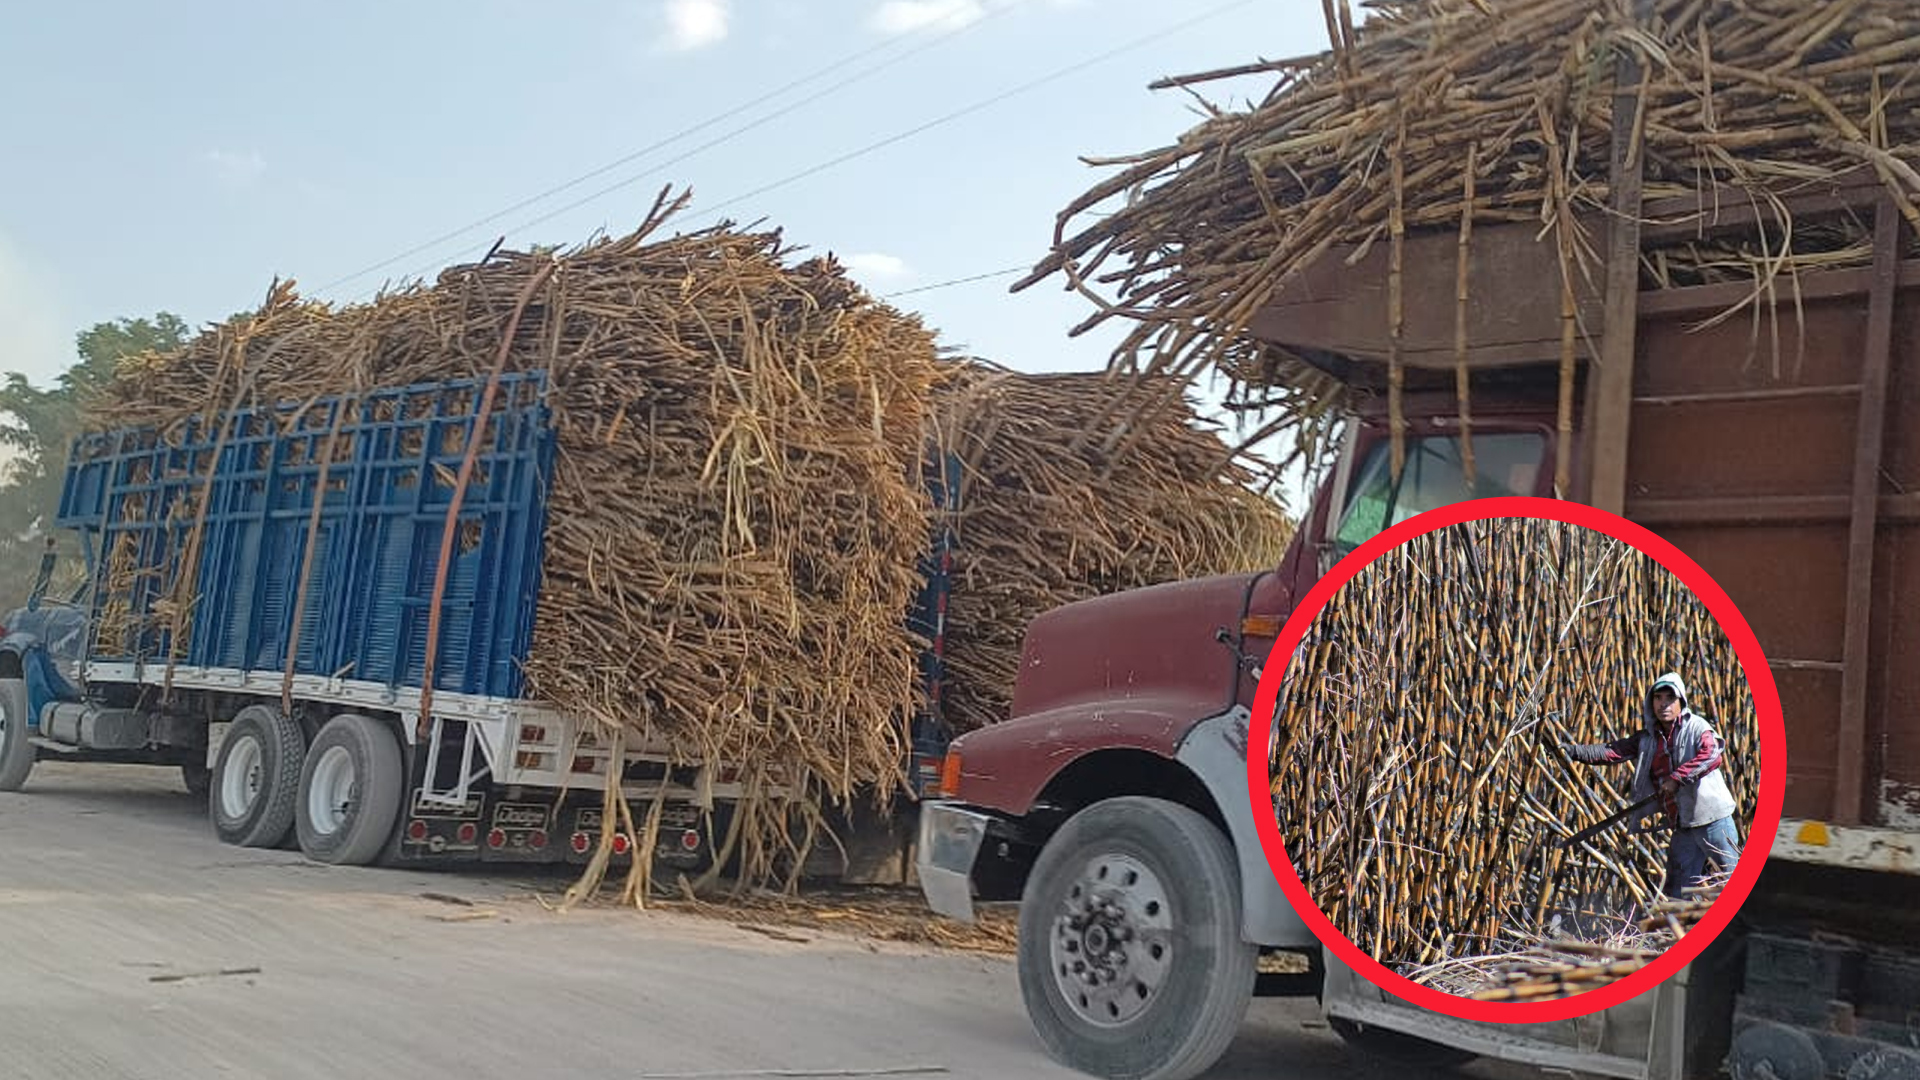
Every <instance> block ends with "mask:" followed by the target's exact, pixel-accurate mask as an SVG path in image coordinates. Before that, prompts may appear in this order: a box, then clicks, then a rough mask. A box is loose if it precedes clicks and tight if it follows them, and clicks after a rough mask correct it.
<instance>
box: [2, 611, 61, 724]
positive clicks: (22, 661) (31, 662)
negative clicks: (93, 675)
mask: <svg viewBox="0 0 1920 1080" xmlns="http://www.w3.org/2000/svg"><path fill="white" fill-rule="evenodd" d="M16 673H17V674H16ZM0 677H5V678H17V679H19V680H21V681H22V682H25V683H26V684H27V729H28V730H29V731H32V732H34V733H36V734H38V733H39V730H40V714H41V713H43V712H45V711H46V708H47V706H49V705H51V704H53V703H54V702H56V701H77V700H79V697H80V695H79V693H78V692H77V691H75V690H74V688H73V687H72V686H69V685H68V684H67V680H66V679H64V678H61V676H60V669H59V668H58V667H56V666H55V665H54V662H53V657H51V656H49V655H48V654H47V650H46V646H44V645H43V644H41V642H40V638H39V637H38V636H37V635H34V634H9V635H8V636H7V637H6V639H5V640H4V641H0Z"/></svg>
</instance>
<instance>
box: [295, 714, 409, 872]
mask: <svg viewBox="0 0 1920 1080" xmlns="http://www.w3.org/2000/svg"><path fill="white" fill-rule="evenodd" d="M405 785H406V770H405V768H404V766H403V765H402V763H401V760H400V743H399V742H398V741H397V740H396V739H395V738H394V737H393V732H392V730H390V729H389V728H388V727H387V726H386V725H385V724H382V723H381V722H380V721H378V720H375V719H373V718H372V717H369V716H359V715H356V714H354V713H342V714H340V715H339V716H336V717H334V718H333V719H331V720H329V721H327V726H325V727H323V728H321V729H320V734H319V735H318V736H317V737H315V738H314V740H313V746H312V747H310V748H308V750H307V762H306V767H305V768H304V769H302V770H301V773H300V799H299V803H300V805H299V810H298V813H297V814H296V815H295V819H294V828H295V829H296V830H297V831H298V833H299V835H300V850H301V851H304V852H306V853H307V857H308V858H310V859H313V860H314V861H316V862H323V863H333V864H336V865H340V866H364V865H366V864H367V863H370V862H372V861H374V860H375V859H377V858H379V857H380V853H381V852H382V851H384V850H386V846H387V840H388V838H389V837H390V836H391V835H392V833H393V828H394V825H395V823H396V822H398V821H399V820H400V802H401V795H402V791H401V789H402V788H403V787H404V786H405Z"/></svg>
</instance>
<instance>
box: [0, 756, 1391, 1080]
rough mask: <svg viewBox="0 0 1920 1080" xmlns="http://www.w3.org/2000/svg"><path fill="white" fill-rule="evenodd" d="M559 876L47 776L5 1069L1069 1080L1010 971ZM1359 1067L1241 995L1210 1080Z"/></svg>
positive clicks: (9, 985)
mask: <svg viewBox="0 0 1920 1080" xmlns="http://www.w3.org/2000/svg"><path fill="white" fill-rule="evenodd" d="M567 880H568V879H566V878H564V877H555V876H552V875H547V876H505V875H501V874H499V873H494V872H484V873H483V872H470V873H446V872H433V873H424V872H419V871H412V870H363V869H343V868H336V867H327V866H321V865H318V864H314V863H309V862H307V861H306V860H305V859H304V858H302V857H301V856H300V855H299V854H298V853H295V852H286V851H254V850H244V849H240V848H232V847H226V846H223V845H221V844H219V843H218V842H217V841H215V840H214V839H213V837H212V835H211V831H210V829H209V827H208V825H207V822H206V816H205V811H204V809H203V807H202V806H200V805H199V804H198V802H197V801H196V800H194V799H192V798H190V797H189V796H187V795H186V794H185V791H184V789H183V788H182V786H181V785H180V782H179V779H178V773H177V772H175V771H172V770H159V769H142V768H132V767H124V766H76V765H59V764H52V763H44V762H43V763H42V764H41V765H40V766H39V767H38V768H37V769H36V771H35V773H34V775H33V779H32V781H31V782H30V783H29V785H28V788H27V791H25V792H23V793H20V794H11V795H8V794H0V1075H5V1076H7V1077H19V1078H23V1080H55V1078H67V1077H72V1078H86V1080H111V1078H122V1077H125V1078H139V1080H169V1078H174V1077H180V1078H189V1077H191V1078H194V1080H205V1078H207V1077H217V1076H234V1077H250V1078H251V1077H269V1078H276V1080H278V1078H305V1077H313V1078H322V1077H324V1078H326V1080H340V1078H343V1077H363V1076H368V1077H370V1076H394V1077H401V1076H405V1077H422V1078H439V1077H455V1076H462V1077H513V1078H523V1077H570V1076H579V1077H621V1078H629V1080H643V1078H649V1077H653V1078H661V1077H667V1076H675V1077H686V1078H693V1077H698V1078H701V1080H722V1078H749V1077H767V1076H775V1075H778V1076H822V1077H826V1076H861V1075H866V1076H928V1077H951V1078H978V1080H989V1078H992V1080H1001V1078H1013V1077H1033V1078H1047V1077H1070V1076H1074V1075H1076V1074H1073V1073H1069V1072H1067V1071H1065V1070H1063V1069H1060V1068H1058V1067H1056V1066H1054V1065H1053V1064H1052V1063H1051V1062H1050V1061H1048V1059H1047V1058H1046V1057H1045V1056H1044V1054H1043V1052H1042V1051H1041V1050H1040V1048H1039V1045H1038V1043H1037V1042H1036V1041H1035V1039H1034V1037H1033V1035H1032V1034H1031V1032H1030V1031H1029V1029H1028V1027H1027V1022H1026V1019H1025V1016H1024V1014H1023V1013H1022V1011H1021V1008H1020V1000H1019V991H1018V989H1017V987H1016V985H1015V983H1014V976H1013V971H1012V968H1011V966H1010V964H1009V963H1007V962H1006V961H1004V960H1000V959H997V958H993V957H984V956H978V955H965V954H958V953H943V952H934V951H930V950H927V949H925V948H920V947H915V946H906V945H899V944H893V943H884V942H876V941H869V940H863V939H861V938H858V937H854V936H849V935H837V934H833V933H822V932H814V931H809V932H804V933H795V934H787V935H782V936H783V937H785V936H791V937H800V938H803V939H804V940H800V941H789V940H781V938H780V937H770V936H767V935H765V934H761V933H755V932H752V931H749V930H744V929H741V928H739V927H737V926H735V925H734V924H733V923H731V922H726V921H716V920H712V919H704V918H699V917H695V916H689V915H680V914H672V913H657V912H646V913H642V912H635V911H632V910H619V909H599V910H575V911H572V912H568V913H566V914H560V913H556V912H553V911H550V910H548V909H547V908H546V907H544V906H542V904H541V903H540V902H539V900H538V899H537V897H538V896H540V895H546V896H552V895H554V894H555V893H556V892H557V891H558V890H559V889H561V888H563V887H564V885H565V883H566V881H567ZM423 893H430V894H441V895H442V896H444V897H451V898H455V899H457V900H464V901H466V903H458V902H453V901H452V900H449V899H435V898H430V897H426V896H423V895H422V894H423ZM1352 1069H1353V1062H1352V1060H1351V1059H1350V1058H1348V1056H1347V1055H1346V1054H1345V1053H1344V1052H1343V1050H1342V1049H1341V1047H1340V1045H1339V1043H1338V1041H1337V1040H1336V1039H1334V1038H1332V1037H1331V1036H1330V1035H1329V1034H1328V1033H1327V1032H1326V1031H1325V1029H1324V1028H1322V1027H1320V1025H1319V1023H1318V1021H1317V1019H1316V1014H1315V1010H1314V1007H1313V1005H1312V1003H1311V1002H1279V1001H1258V1002H1255V1004H1254V1016H1253V1018H1252V1020H1251V1021H1250V1022H1249V1023H1248V1026H1247V1028H1246V1031H1245V1032H1244V1034H1243V1035H1242V1037H1241V1039H1240V1041H1239V1043H1238V1044H1237V1045H1236V1046H1235V1047H1234V1049H1233V1050H1232V1052H1231V1053H1230V1056H1229V1058H1228V1059H1227V1060H1226V1061H1225V1062H1223V1063H1222V1066H1221V1067H1220V1068H1219V1069H1218V1070H1216V1072H1215V1074H1214V1075H1215V1076H1216V1077H1217V1078H1218V1080H1252V1078H1256V1077H1258V1078H1263V1080H1264V1078H1269V1077H1276V1076H1282V1075H1284V1076H1287V1077H1289V1078H1298V1080H1316V1078H1318V1077H1327V1078H1332V1077H1335V1076H1342V1077H1344V1076H1348V1075H1351V1074H1352Z"/></svg>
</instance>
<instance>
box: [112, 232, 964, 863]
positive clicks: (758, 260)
mask: <svg viewBox="0 0 1920 1080" xmlns="http://www.w3.org/2000/svg"><path fill="white" fill-rule="evenodd" d="M684 200H685V196H681V197H680V198H679V199H678V200H675V201H674V202H672V203H671V204H669V203H668V202H667V201H666V196H664V195H663V197H662V202H661V203H660V204H657V205H656V207H655V210H654V213H652V214H651V215H649V218H648V220H647V221H646V223H645V224H644V225H643V226H642V227H641V228H640V229H639V230H638V231H637V232H635V233H633V234H632V235H630V236H627V237H624V238H619V239H602V240H597V241H595V242H592V243H589V244H587V245H585V246H583V247H580V248H579V249H577V250H574V251H571V252H568V253H566V254H564V255H556V254H555V253H551V252H533V253H515V252H504V253H499V254H497V255H495V256H494V257H492V258H489V259H487V260H486V261H484V262H481V263H479V264H475V265H467V266H456V267H453V268H450V269H448V270H447V271H445V272H444V273H442V274H441V275H440V277H439V280H438V283H437V284H436V285H434V286H431V287H428V286H424V285H414V286H409V287H406V288H403V289H400V290H398V291H395V292H392V293H389V294H387V295H383V296H381V297H379V298H378V299H376V300H375V301H374V302H372V303H370V304H367V305H363V306H354V307H347V308H342V309H337V310H336V309H333V308H329V307H324V306H321V305H318V304H314V303H311V302H307V301H303V300H301V299H300V298H298V297H297V296H296V295H295V294H294V292H293V291H292V289H291V288H290V287H284V286H283V287H279V288H276V290H275V291H274V292H273V294H272V295H271V297H270V298H269V299H268V301H267V302H266V304H265V305H264V306H263V307H262V308H261V309H260V310H259V311H258V312H256V313H254V314H252V315H250V316H247V317H243V318H240V319H237V320H234V321H231V322H229V323H227V324H225V325H222V326H220V327H218V328H216V329H215V330H214V331H211V332H209V333H207V334H205V335H203V336H202V337H201V338H200V339H198V340H197V341H195V342H193V343H192V344H191V345H190V346H189V347H188V348H186V349H185V350H184V351H182V352H180V353H177V354H172V355H169V356H163V357H149V358H145V359H143V360H141V361H139V362H136V363H133V364H129V365H127V366H125V367H124V368H123V369H122V370H121V371H120V373H119V375H118V377H117V378H116V380H115V381H114V382H113V384H112V385H111V386H109V387H108V388H107V391H106V394H105V397H104V399H103V400H102V401H100V402H99V403H98V404H97V407H96V409H95V412H94V417H93V420H94V422H95V424H96V425H109V424H110V425H123V424H154V425H158V426H160V427H162V428H165V427H167V426H169V425H172V424H175V423H178V422H179V421H180V420H181V419H183V418H185V417H187V416H191V415H197V414H218V413H219V412H221V411H222V410H228V409H232V408H235V407H240V406H248V405H254V404H260V403H269V402H287V401H296V402H297V401H305V400H311V399H315V398H319V397H322V396H326V395H336V394H346V395H352V394H353V393H355V392H356V391H365V390H368V389H371V388H375V387H390V386H398V385H408V384H413V383H426V382H435V381H439V380H444V379H449V378H457V377H473V376H480V377H484V376H485V375H486V374H487V373H488V372H489V371H490V370H492V369H493V367H494V365H495V363H496V360H497V359H498V358H499V357H500V356H502V355H503V354H502V349H503V345H504V365H505V368H506V370H508V371H522V370H534V369H538V370H544V371H545V372H546V373H547V380H548V387H549V390H548V398H549V403H550V405H551V407H552V415H553V418H554V424H555V426H556V429H557V436H558V454H557V459H556V465H555V471H554V477H553V484H552V490H551V492H550V493H549V495H548V500H547V505H548V523H547V533H546V555H545V562H544V565H543V568H542V583H541V590H540V594H539V595H540V599H539V605H538V611H537V614H536V622H535V629H534V638H533V643H532V648H531V651H530V655H529V656H528V657H527V658H526V671H527V676H528V685H529V690H530V693H531V695H532V696H534V697H536V698H539V699H542V700H545V701H548V702H552V703H554V704H555V705H557V706H559V707H561V708H562V709H565V710H567V711H569V712H571V713H573V714H576V715H580V716H584V717H587V718H590V719H591V720H592V721H593V722H594V726H595V727H597V728H598V729H599V732H600V737H601V738H602V739H603V740H611V739H614V738H616V737H621V738H625V737H628V736H629V735H631V736H646V737H653V738H658V739H664V740H667V741H668V742H669V743H670V744H671V746H672V747H673V749H674V753H675V754H676V756H679V757H681V758H683V759H685V760H686V761H689V762H693V763H708V762H726V763H730V764H738V765H740V766H742V767H743V774H744V775H745V777H746V778H747V780H746V782H747V783H748V785H749V788H750V796H749V798H748V799H747V801H746V802H745V803H744V804H743V806H742V812H741V813H740V815H739V821H738V823H737V826H736V829H735V830H734V838H733V839H734V840H735V841H736V842H737V844H738V851H739V852H740V854H741V856H742V863H741V866H742V869H743V872H744V874H745V877H746V878H747V879H749V880H758V879H765V878H766V877H767V876H768V875H770V874H772V873H775V872H776V871H775V866H776V864H784V863H787V862H791V861H793V854H794V853H793V852H790V851H786V850H784V849H785V847H786V846H787V845H789V844H791V843H792V841H791V839H790V838H791V837H793V836H795V835H806V831H805V830H804V829H797V828H795V827H794V825H795V821H794V819H795V816H796V815H801V816H805V815H807V814H809V813H810V811H811V810H812V808H813V807H814V805H815V803H816V801H817V800H819V799H821V798H823V797H845V796H847V795H849V794H850V793H851V792H852V791H854V790H855V788H856V787H857V786H859V785H861V784H864V783H872V782H874V781H876V780H883V779H885V778H887V777H890V776H893V775H895V774H897V773H898V771H899V770H900V768H901V764H900V763H901V759H902V754H903V738H902V736H901V734H900V732H901V725H900V723H899V721H898V718H899V717H900V716H901V715H903V714H904V713H906V712H908V711H909V710H911V709H912V708H913V707H914V706H915V704H916V697H915V693H916V691H915V671H916V668H915V663H916V645H915V643H914V642H913V641H912V640H911V638H910V637H909V636H908V635H907V634H906V633H905V631H904V629H903V626H902V618H903V615H902V613H903V612H905V611H906V610H907V608H908V606H909V604H910V603H911V601H912V598H913V597H914V595H915V592H916V591H917V588H918V586H919V582H918V579H917V575H916V569H915V565H916V564H915V560H916V558H917V557H918V556H919V555H920V554H921V553H922V552H923V551H924V549H925V546H926V544H927V536H928V532H929V529H930V527H931V522H930V515H929V507H928V506H927V503H926V499H925V496H924V494H923V492H922V490H921V488H920V486H919V483H918V474H917V469H918V467H919V462H920V460H921V440H922V437H923V432H924V430H925V425H926V422H927V418H926V405H927V402H928V399H929V395H930V388H931V386H932V384H933V382H934V381H935V379H936V377H937V368H936V359H935V350H934V344H933V339H932V334H931V333H930V332H929V331H927V330H926V329H924V328H923V327H922V326H921V325H920V324H919V322H918V321H917V320H916V319H913V318H910V317H907V316H904V315H902V314H900V313H898V312H896V311H893V310H891V309H889V308H886V307H884V306H882V305H880V304H877V303H875V302H873V301H872V300H870V299H869V298H868V297H867V296H866V295H865V294H864V293H862V292H861V291H860V290H859V289H858V288H857V287H856V286H855V285H853V284H852V283H851V281H850V280H849V279H848V278H847V277H846V276H845V275H844V273H843V272H842V271H841V270H840V269H839V268H838V267H837V266H835V265H833V264H832V263H831V262H829V261H826V260H813V261H809V262H806V263H803V264H800V265H798V266H789V265H788V264H787V261H786V259H785V256H786V254H787V252H786V249H785V245H784V244H783V242H782V240H781V238H780V237H779V235H778V234H777V233H771V232H768V233H747V232H738V231H734V230H732V229H730V228H727V227H717V228H711V229H707V230H703V231H699V232H694V233H690V234H686V235H680V236H676V237H673V238H670V239H653V238H652V234H653V233H654V232H655V231H656V230H657V229H658V228H659V226H660V225H661V224H662V223H663V222H664V221H665V220H666V219H667V217H668V216H669V215H670V214H672V213H673V212H674V211H675V210H677V209H679V207H680V206H681V205H682V204H683V203H684ZM497 404H498V403H496V405H497ZM193 588H194V583H193V581H192V580H190V578H187V577H184V576H183V578H182V580H180V581H179V582H178V584H177V589H176V591H177V594H178V597H189V596H191V595H192V592H193ZM176 599H177V597H176ZM776 776H777V778H778V779H780V780H783V781H785V783H784V784H783V785H782V790H783V792H784V793H785V794H784V795H783V796H782V797H781V798H778V799H776V798H772V797H767V798H754V797H752V795H751V789H752V787H753V786H754V785H755V784H756V783H757V782H759V781H760V780H761V779H764V778H772V777H776ZM767 786H768V787H771V786H772V785H767ZM642 827H644V826H642ZM636 831H638V830H636ZM643 850H647V849H646V848H643ZM644 862H645V861H644V860H636V863H637V864H640V865H639V868H640V869H642V870H644Z"/></svg>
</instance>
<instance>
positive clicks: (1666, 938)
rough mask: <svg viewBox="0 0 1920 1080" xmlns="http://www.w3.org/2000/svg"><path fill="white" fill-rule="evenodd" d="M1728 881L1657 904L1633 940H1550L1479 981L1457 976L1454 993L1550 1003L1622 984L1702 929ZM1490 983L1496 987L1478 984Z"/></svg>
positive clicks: (1719, 877) (1716, 879) (1717, 879)
mask: <svg viewBox="0 0 1920 1080" xmlns="http://www.w3.org/2000/svg"><path fill="white" fill-rule="evenodd" d="M1727 880H1728V878H1727V875H1725V874H1721V875H1716V876H1715V877H1714V878H1712V879H1711V880H1709V881H1708V882H1707V883H1706V884H1704V885H1700V886H1695V887H1693V888H1691V889H1689V890H1688V895H1687V896H1686V897H1685V898H1683V899H1680V900H1662V901H1659V902H1657V903H1655V904H1654V905H1653V906H1652V907H1651V908H1650V910H1649V913H1648V915H1647V917H1646V918H1643V919H1641V920H1640V921H1639V923H1638V925H1637V927H1636V929H1637V930H1638V931H1639V933H1638V935H1637V936H1635V937H1633V938H1632V940H1630V941H1622V942H1609V943H1603V944H1592V943H1587V942H1580V941H1568V940H1551V939H1550V940H1544V941H1541V942H1539V943H1538V944H1536V945H1534V946H1533V947H1532V948H1530V949H1528V950H1526V953H1525V954H1524V955H1522V956H1519V957H1517V958H1511V959H1508V960H1506V961H1504V962H1503V963H1501V964H1499V965H1498V966H1497V967H1496V968H1495V969H1494V970H1493V971H1490V972H1487V971H1482V972H1480V973H1478V974H1479V977H1478V978H1473V979H1461V978H1460V976H1458V975H1456V976H1454V978H1455V979H1456V980H1458V982H1459V985H1460V987H1461V989H1457V990H1455V991H1454V992H1456V993H1465V994H1467V995H1469V996H1471V997H1473V998H1474V999H1475V1000H1478V1001H1550V1000H1553V999H1555V998H1565V997H1572V996H1573V995H1575V994H1579V993H1583V992H1585V991H1588V990H1593V989H1597V988H1599V987H1602V986H1606V985H1608V984H1609V983H1613V982H1617V981H1619V980H1621V979H1624V978H1626V977H1627V976H1629V975H1632V974H1634V973H1635V972H1638V971H1641V970H1644V969H1645V968H1646V966H1647V965H1648V964H1651V963H1653V961H1654V960H1656V959H1658V958H1659V956H1660V954H1661V953H1663V952H1665V951H1666V950H1667V949H1669V948H1671V947H1673V945H1674V943H1675V942H1678V941H1679V940H1680V939H1681V938H1683V937H1685V936H1686V935H1687V934H1688V933H1689V932H1691V931H1692V930H1693V928H1694V927H1696V926H1698V925H1699V924H1700V920H1701V919H1703V918H1705V917H1706V913H1707V911H1708V909H1709V908H1711V907H1713V905H1714V903H1715V902H1716V901H1717V900H1719V899H1720V893H1721V892H1722V891H1723V890H1724V889H1725V888H1726V884H1727ZM1489 982H1491V983H1494V984H1496V985H1492V986H1476V985H1475V984H1476V983H1478V984H1485V983H1489Z"/></svg>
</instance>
